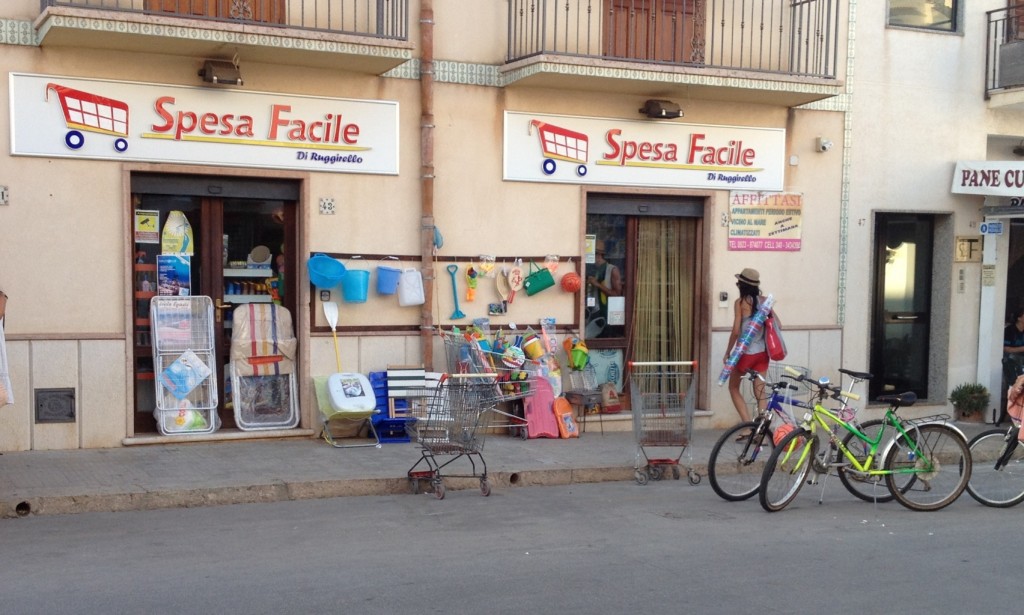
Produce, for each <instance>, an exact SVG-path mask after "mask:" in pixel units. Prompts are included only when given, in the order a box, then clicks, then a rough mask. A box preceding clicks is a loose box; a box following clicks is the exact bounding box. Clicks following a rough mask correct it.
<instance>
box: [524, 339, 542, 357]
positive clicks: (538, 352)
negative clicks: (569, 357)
mask: <svg viewBox="0 0 1024 615" xmlns="http://www.w3.org/2000/svg"><path fill="white" fill-rule="evenodd" d="M523 352H525V353H526V357H527V358H529V359H539V358H541V357H543V356H544V344H543V343H541V341H540V338H539V337H537V336H536V335H528V336H526V341H524V342H523Z"/></svg>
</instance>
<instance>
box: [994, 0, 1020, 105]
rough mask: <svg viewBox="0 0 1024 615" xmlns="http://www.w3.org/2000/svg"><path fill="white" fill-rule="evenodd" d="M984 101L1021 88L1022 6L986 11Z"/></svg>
mask: <svg viewBox="0 0 1024 615" xmlns="http://www.w3.org/2000/svg"><path fill="white" fill-rule="evenodd" d="M986 15H987V16H988V34H987V35H986V37H985V98H986V99H988V98H989V97H990V96H991V95H992V93H993V92H995V91H1000V90H1007V89H1011V88H1019V87H1022V86H1024V3H1022V4H1015V5H1013V6H1008V7H1004V8H1001V9H996V10H993V11H988V12H987V13H986Z"/></svg>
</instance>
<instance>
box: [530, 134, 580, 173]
mask: <svg viewBox="0 0 1024 615" xmlns="http://www.w3.org/2000/svg"><path fill="white" fill-rule="evenodd" d="M534 127H536V128H537V134H538V135H539V136H540V148H541V151H543V152H544V163H543V164H542V165H541V168H542V169H543V170H544V174H545V175H551V174H552V173H554V172H555V168H556V167H557V166H558V165H557V163H555V161H556V160H563V161H565V162H577V163H579V164H578V165H577V166H576V175H579V176H580V177H583V176H584V175H586V174H587V150H588V148H589V145H590V139H589V138H588V137H587V135H585V134H583V133H582V132H576V131H574V130H569V129H567V128H562V127H561V126H555V125H554V124H548V123H547V122H542V121H540V120H530V132H531V133H532V132H533V129H534Z"/></svg>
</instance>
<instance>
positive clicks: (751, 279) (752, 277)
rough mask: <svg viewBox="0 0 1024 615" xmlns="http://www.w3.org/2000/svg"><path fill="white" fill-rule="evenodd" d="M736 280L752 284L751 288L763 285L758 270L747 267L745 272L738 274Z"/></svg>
mask: <svg viewBox="0 0 1024 615" xmlns="http://www.w3.org/2000/svg"><path fill="white" fill-rule="evenodd" d="M736 279H737V280H739V281H740V282H743V283H744V284H750V285H751V286H760V285H761V274H759V273H758V272H757V269H751V268H750V267H747V268H745V269H744V270H743V271H741V272H739V273H737V274H736Z"/></svg>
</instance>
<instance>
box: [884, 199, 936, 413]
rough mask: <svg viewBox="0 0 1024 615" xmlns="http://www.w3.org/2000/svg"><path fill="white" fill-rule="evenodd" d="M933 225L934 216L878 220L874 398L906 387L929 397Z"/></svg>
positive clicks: (908, 216) (892, 216)
mask: <svg viewBox="0 0 1024 615" xmlns="http://www.w3.org/2000/svg"><path fill="white" fill-rule="evenodd" d="M932 227H933V221H932V218H931V217H930V216H922V215H911V214H879V215H878V218H877V220H876V223H875V243H876V245H875V254H876V258H875V263H876V264H875V300H874V314H873V319H872V343H871V373H872V374H874V375H875V377H874V378H873V379H871V380H870V385H869V388H870V391H871V398H872V399H874V398H876V397H878V396H879V395H883V394H886V393H903V392H905V391H913V392H914V393H916V394H917V396H918V397H920V398H927V397H928V357H929V353H930V346H929V331H930V328H931V317H930V315H931V293H932V236H933V235H932Z"/></svg>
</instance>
